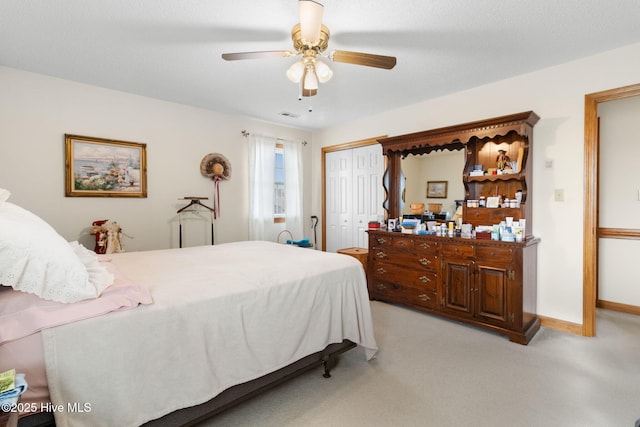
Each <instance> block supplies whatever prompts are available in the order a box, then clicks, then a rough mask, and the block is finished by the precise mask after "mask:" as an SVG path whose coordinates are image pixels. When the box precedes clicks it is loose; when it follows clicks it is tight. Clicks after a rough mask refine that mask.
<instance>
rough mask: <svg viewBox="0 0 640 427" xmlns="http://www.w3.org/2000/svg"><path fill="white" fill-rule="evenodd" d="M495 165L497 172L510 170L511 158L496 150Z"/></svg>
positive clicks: (503, 151) (504, 152)
mask: <svg viewBox="0 0 640 427" xmlns="http://www.w3.org/2000/svg"><path fill="white" fill-rule="evenodd" d="M496 165H497V167H498V170H500V171H504V170H505V169H509V170H511V169H512V168H511V158H510V157H509V156H507V152H506V151H505V150H498V156H497V157H496Z"/></svg>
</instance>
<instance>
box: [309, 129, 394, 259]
mask: <svg viewBox="0 0 640 427" xmlns="http://www.w3.org/2000/svg"><path fill="white" fill-rule="evenodd" d="M386 137H387V135H382V136H376V137H373V138H367V139H361V140H359V141H353V142H345V143H343V144H338V145H330V146H327V147H322V156H321V159H320V160H321V166H320V169H321V170H322V250H323V251H326V250H327V176H326V173H327V171H326V159H325V157H326V155H327V153H330V152H333V151H341V150H349V149H352V148H359V147H365V146H367V145H374V144H378V140H379V139H382V138H386Z"/></svg>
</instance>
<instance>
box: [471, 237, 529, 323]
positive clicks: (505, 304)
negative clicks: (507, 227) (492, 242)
mask: <svg viewBox="0 0 640 427" xmlns="http://www.w3.org/2000/svg"><path fill="white" fill-rule="evenodd" d="M515 252H517V250H514V249H512V248H500V247H494V246H479V247H478V248H476V253H477V265H476V268H477V275H476V289H477V291H476V297H477V300H478V304H477V309H478V311H477V316H478V317H479V318H481V319H482V321H484V322H486V323H491V324H493V325H496V326H501V327H507V328H511V329H513V328H514V326H515V325H514V323H515V320H516V319H515V317H516V316H515V310H516V309H517V307H514V305H517V303H516V301H515V299H514V297H517V295H516V294H518V288H519V283H518V282H517V279H518V278H517V276H518V274H517V273H516V271H517V266H516V265H515V264H516V263H515V258H516V255H517V254H516V253H515Z"/></svg>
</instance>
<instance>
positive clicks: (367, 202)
mask: <svg viewBox="0 0 640 427" xmlns="http://www.w3.org/2000/svg"><path fill="white" fill-rule="evenodd" d="M383 173H384V164H383V157H382V146H381V145H380V144H375V145H367V146H364V147H359V148H354V149H353V192H354V194H353V224H354V225H353V245H352V246H356V247H359V248H366V247H368V246H369V239H368V235H367V233H366V230H367V228H368V226H369V221H374V220H378V219H382V218H381V217H382V216H383V209H382V202H383V195H384V189H383V188H382V174H383Z"/></svg>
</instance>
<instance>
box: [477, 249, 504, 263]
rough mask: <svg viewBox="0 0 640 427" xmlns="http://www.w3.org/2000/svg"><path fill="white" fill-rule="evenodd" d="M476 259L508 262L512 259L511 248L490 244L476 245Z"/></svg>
mask: <svg viewBox="0 0 640 427" xmlns="http://www.w3.org/2000/svg"><path fill="white" fill-rule="evenodd" d="M476 255H477V257H478V260H483V261H498V262H510V261H511V260H512V259H513V249H511V248H498V247H492V246H478V247H477V248H476Z"/></svg>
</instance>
